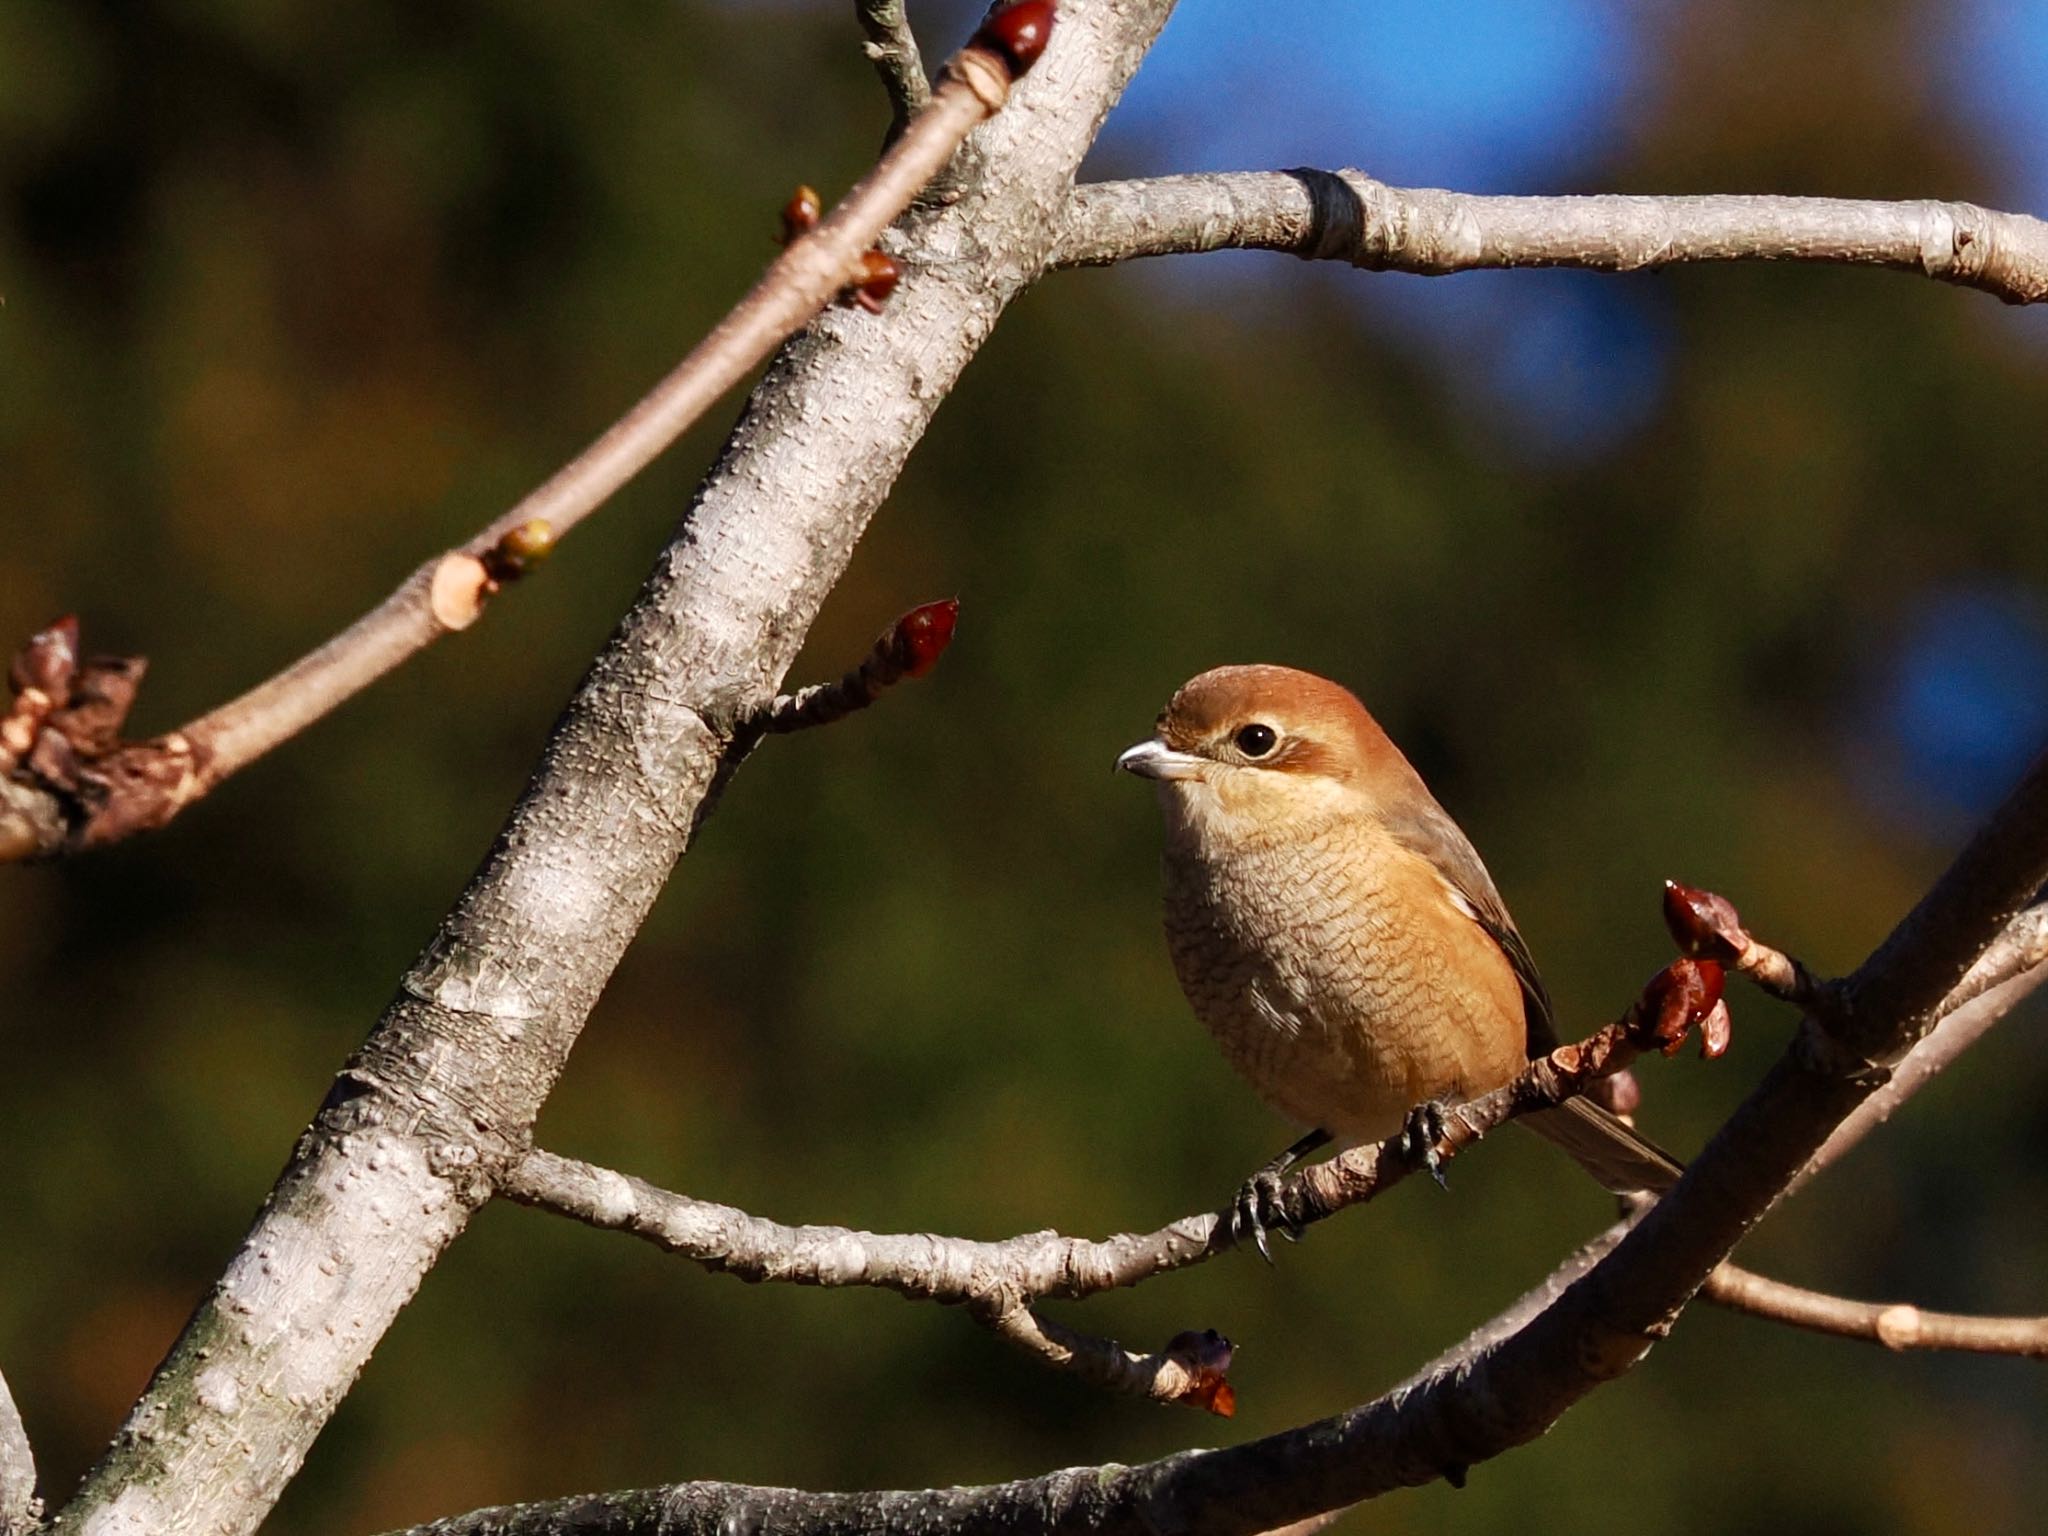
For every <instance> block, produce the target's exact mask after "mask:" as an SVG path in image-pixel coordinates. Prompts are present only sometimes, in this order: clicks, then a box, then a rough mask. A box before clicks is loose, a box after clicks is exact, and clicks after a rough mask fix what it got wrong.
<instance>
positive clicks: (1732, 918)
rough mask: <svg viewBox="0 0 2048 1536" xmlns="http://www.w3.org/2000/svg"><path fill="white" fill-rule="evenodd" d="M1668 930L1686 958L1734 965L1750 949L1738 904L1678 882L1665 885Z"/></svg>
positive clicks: (1665, 919) (1665, 912) (1667, 881)
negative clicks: (1737, 907)
mask: <svg viewBox="0 0 2048 1536" xmlns="http://www.w3.org/2000/svg"><path fill="white" fill-rule="evenodd" d="M1664 926H1665V927H1666V928H1669V929H1670V930H1671V941H1672V942H1673V943H1674V944H1676V945H1677V946H1678V952H1679V953H1680V954H1682V955H1690V956H1692V957H1693V958H1694V959H1696V960H1718V961H1720V962H1721V963H1722V964H1724V965H1732V964H1734V963H1735V962H1736V961H1737V960H1739V959H1741V958H1742V952H1743V950H1745V949H1747V948H1748V947H1749V934H1748V933H1747V932H1745V931H1744V929H1743V926H1742V915H1741V914H1740V913H1739V912H1737V911H1736V910H1735V903H1734V902H1732V901H1730V900H1729V899H1728V898H1727V897H1725V896H1717V895H1715V894H1714V893H1713V892H1712V891H1702V890H1699V889H1698V888H1696V887H1694V886H1690V885H1681V884H1680V883H1679V882H1678V881H1676V880H1666V881H1665V882H1664Z"/></svg>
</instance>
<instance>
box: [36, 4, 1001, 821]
mask: <svg viewBox="0 0 2048 1536" xmlns="http://www.w3.org/2000/svg"><path fill="white" fill-rule="evenodd" d="M1011 79H1012V75H1011V69H1010V65H1009V64H1008V62H1007V61H1006V60H1005V59H1004V58H1003V57H1002V56H1001V55H999V54H998V53H996V52H995V51H993V50H992V49H990V48H988V47H985V46H981V45H979V44H971V45H969V46H968V47H966V48H964V49H962V50H961V51H960V52H959V53H957V54H955V55H954V56H953V58H952V59H951V60H949V61H948V62H947V65H946V68H945V70H944V72H943V74H942V77H941V79H940V81H939V85H938V88H937V89H936V90H935V91H933V92H932V94H931V98H930V101H929V103H928V104H927V106H926V108H925V110H924V111H922V112H921V113H919V114H918V116H917V118H916V119H915V121H913V122H912V123H911V125H910V126H909V127H908V128H907V129H906V130H905V131H904V133H903V134H902V136H901V137H899V138H898V139H897V140H896V142H895V143H894V144H892V145H891V146H890V147H889V149H888V150H887V151H886V152H885V153H884V154H883V156H882V158H881V160H880V161H879V162H878V163H877V164H876V166H875V168H874V169H873V170H872V171H870V172H869V173H868V174H867V176H866V177H864V178H863V179H862V180H861V181H860V182H859V184H858V185H856V186H855V187H854V188H853V189H852V190H851V191H849V192H848V193H847V194H846V197H845V199H844V201H842V202H841V203H840V204H839V206H838V207H837V208H835V209H834V210H833V211H832V212H831V214H830V215H828V216H827V217H826V218H825V220H824V221H823V222H822V223H821V224H819V225H818V226H817V227H816V228H815V229H813V230H811V231H810V232H809V233H808V234H804V235H802V236H800V237H799V238H797V239H796V240H794V241H792V242H791V244H790V245H789V246H788V248H787V249H785V250H784V251H783V253H782V255H781V256H779V257H778V258H776V260H775V262H774V263H773V264H772V265H771V266H770V267H769V268H768V270H767V272H766V273H764V274H763V275H762V277H761V279H760V281H759V282H757V283H756V284H755V285H754V287H753V288H752V289H750V290H749V291H748V293H747V295H746V296H745V297H744V298H742V299H741V300H740V301H739V303H738V304H736V305H735V306H734V307H733V308H732V310H731V311H730V312H729V313H728V314H727V315H726V317H725V318H724V319H723V320H721V321H720V322H719V323H718V324H717V325H716V326H715V327H713V328H712V330H711V331H710V333H709V334H707V335H706V336H705V337H704V339H703V340H702V341H700V342H699V343H698V344H697V345H696V346H695V347H694V348H692V349H691V351H690V353H689V355H688V356H686V357H685V358H684V359H683V360H682V362H680V363H678V364H677V365H676V367H675V368H674V369H673V370H672V371H671V372H670V373H669V374H668V376H667V377H666V378H664V379H663V380H662V381H661V382H660V383H659V384H657V385H655V387H654V388H653V389H652V390H650V391H649V392H648V393H647V395H646V396H644V397H643V398H642V399H641V400H640V402H639V403H638V404H637V405H635V406H634V407H633V408H632V409H631V410H630V411H628V412H627V413H626V414H625V415H624V416H622V417H620V418H619V420H618V421H617V422H615V423H614V424H613V425H612V426H611V427H610V428H609V429H608V430H607V431H606V432H605V433H604V434H603V435H602V436H601V437H599V438H598V439H597V441H595V442H594V443H592V444H591V445H590V446H589V447H588V448H586V449H585V450H584V451H583V452H582V453H581V454H579V455H578V456H577V457H576V458H575V459H573V460H572V461H570V462H569V463H568V464H566V465H564V466H563V467H562V468H561V469H560V470H558V471H556V473H555V474H554V475H553V476H552V477H551V478H550V479H549V480H548V481H547V482H546V483H545V484H544V485H542V486H540V487H539V488H538V489H537V490H534V491H533V492H531V493H530V494H528V495H527V497H526V498H525V499H524V500H523V501H521V502H520V503H519V504H518V505H517V506H515V507H513V508H512V509H511V510H510V511H508V512H506V513H505V514H504V515H503V516H502V517H499V518H498V519H497V520H496V521H494V522H493V523H491V524H490V525H489V526H488V527H487V528H485V529H484V530H483V531H482V532H481V533H479V534H478V535H477V536H476V537H475V538H473V539H471V540H470V541H469V542H468V543H467V544H465V545H463V546H462V547H461V548H459V549H457V550H453V551H450V552H449V553H447V554H444V555H440V556H437V557H435V558H434V559H432V560H429V561H428V562H427V563H426V564H424V565H422V566H421V567H420V568H419V569H418V570H416V571H414V572H413V574H412V575H411V576H409V577H408V578H407V579H406V580H405V582H404V583H403V584H402V585H401V586H400V587H399V588H398V590H397V591H395V592H393V593H392V594H391V596H390V597H388V598H386V599H385V600H384V601H383V602H382V603H380V604H379V605H378V606H377V607H376V608H374V609H372V610H371V611H370V612H369V613H367V614H365V615H364V616H363V617H362V618H360V619H358V620H357V621H356V622H355V623H354V624H352V625H350V626H349V627H348V628H347V629H345V630H343V631H342V632H341V633H340V634H338V635H336V636H335V637H334V638H333V639H331V640H329V641H328V642H327V643H326V644H324V645H322V646H321V647H320V648H319V649H318V650H316V651H313V652H312V653H311V654H309V655H307V656H305V657H303V658H301V659H300V660H299V661H297V662H295V663H293V664H292V665H291V666H290V667H288V668H286V669H285V670H284V671H283V672H280V673H279V674H277V675H276V676H275V677H273V678H271V679H269V680H268V681H266V682H264V683H261V684H259V685H258V686H256V687H255V688H253V689H251V690H250V691H249V692H247V693H245V694H243V695H242V696H241V697H240V698H237V699H234V700H231V701H230V702H228V703H226V704H223V705H222V706H220V707H219V708H218V709H215V710H213V711H212V712H211V713H209V714H206V715H203V716H201V717H200V718H199V719H197V720H194V721H193V722H192V723H191V724H189V725H187V726H185V727H184V728H183V729H182V730H178V731H173V732H171V733H170V734H169V735H166V736H163V737H160V738H158V739H156V740H154V741H149V742H138V743H133V744H130V745H127V746H125V747H122V748H120V749H118V751H117V752H116V753H115V754H113V756H112V757H111V758H110V759H109V760H107V761H105V762H103V763H101V764H99V765H96V766H98V767H99V768H100V769H101V770H102V772H103V776H104V777H106V778H107V779H108V780H109V781H110V782H111V783H112V784H113V785H114V786H115V795H114V799H115V801H116V802H118V801H119V799H120V794H119V791H120V790H121V789H122V788H124V787H126V786H129V785H131V784H132V785H133V786H134V794H135V795H138V796H147V804H143V805H136V804H127V805H122V804H119V803H115V804H113V805H110V806H109V805H103V806H96V807H94V808H93V809H92V811H91V813H90V814H89V815H87V816H86V817H84V819H83V820H81V821H80V822H79V823H78V824H77V825H76V826H67V818H65V817H63V816H61V815H59V814H56V813H54V812H53V810H52V806H51V804H50V802H51V801H52V799H53V797H52V796H51V795H50V794H49V793H48V792H47V791H44V790H39V789H36V788H32V787H30V786H27V785H22V784H19V783H16V782H14V781H11V780H0V852H5V851H7V850H9V849H17V850H20V852H21V853H26V852H36V853H41V854H54V853H58V852H63V851H67V850H68V849H72V848H82V847H90V846H95V845H97V844H99V843H104V842H110V841H114V840H116V839H117V838H118V837H120V836H125V835H127V834H128V833H130V832H133V831H138V830H143V829H146V828H150V827H157V826H162V825H163V824H164V823H165V822H168V821H169V820H171V818H172V817H174V816H176V815H177V814H178V813H179V812H180V811H182V810H183V809H184V808H185V807H186V806H187V805H190V804H191V803H192V802H193V801H195V800H198V799H199V798H201V797H202V796H204V795H205V794H207V793H208V792H209V791H211V790H212V789H213V788H214V787H215V786H217V785H218V784H220V783H221V782H222V781H223V780H224V779H226V778H227V777H229V775H231V774H233V773H234V772H236V771H237V770H238V769H240V768H243V767H246V766H247V765H248V764H249V763H251V762H253V761H255V760H256V759H257V758H259V757H261V756H262V755H263V754H264V753H266V752H268V751H270V750H271V749H273V748H274V747H276V746H278V745H279V744H280V743H281V742H284V741H286V740H289V739H290V738H291V737H293V736H295V735H297V734H298V733H299V732H300V731H302V730H304V729H305V728H306V727H307V726H309V725H311V724H312V723H313V722H314V721H316V720H318V719H320V718H321V717H322V716H324V715H326V714H328V713H329V712H330V711H332V710H333V709H335V708H336V707H337V706H339V705H340V704H342V703H343V702H345V701H346V700H347V699H349V698H351V697H353V696H354V695H355V694H357V693H359V692H361V691H362V690H363V689H364V688H366V687H368V686H369V685H370V684H371V683H373V682H375V681H376V680H377V679H378V678H380V677H382V676H383V675H384V674H385V673H387V672H389V671H391V670H392V669H393V668H394V667H396V666H398V665H399V664H400V663H401V662H403V661H405V660H406V659H407V658H409V657H411V656H413V655H415V654H416V653H418V652H419V651H421V650H423V649H425V648H426V647H427V646H429V645H431V644H432V643H433V642H434V641H436V640H439V639H440V638H441V637H442V636H444V635H447V634H451V633H453V632H455V631H456V630H459V629H464V628H466V627H468V626H469V625H470V624H471V623H473V622H474V621H475V619H476V618H477V617H478V616H479V615H480V614H481V612H482V610H483V604H484V602H485V600H486V598H487V597H488V596H489V595H490V593H491V592H492V591H494V590H495V586H496V583H495V580H494V578H493V567H494V560H495V557H496V556H497V555H498V553H499V552H500V551H501V548H502V546H503V545H504V544H505V542H506V540H507V539H508V538H512V537H516V536H518V535H520V534H521V533H522V532H526V531H530V530H531V529H533V528H535V527H536V526H537V527H539V528H540V529H542V530H544V532H545V537H546V538H547V540H548V541H549V542H550V543H553V542H558V541H559V540H560V539H561V537H562V536H563V535H564V534H566V533H567V532H568V531H569V530H570V529H571V528H573V527H575V526H576V524H577V523H579V522H581V521H582V520H583V519H584V518H585V517H588V516H589V515H590V514H591V513H592V512H594V511H596V510H597V508H598V507H600V506H602V505H603V504H604V502H605V501H606V500H608V499H609V498H610V497H611V495H612V493H613V492H615V491H617V490H618V489H619V487H621V486H622V485H624V484H625V483H626V482H627V481H628V480H630V479H632V478H633V476H634V475H636V474H638V473H639V472H640V471H641V470H642V469H644V468H645V467H646V466H647V465H648V464H649V463H651V462H652V461H653V460H654V458H655V457H656V456H657V455H658V454H660V453H661V451H662V450H663V449H665V448H666V447H667V446H668V445H669V444H670V443H672V442H674V441H675V439H676V438H677V437H678V436H680V435H681V434H682V433H683V431H684V430H686V429H687V428H688V427H689V426H690V425H691V424H692V423H693V422H694V421H696V419H697V418H698V417H699V416H700V415H702V414H703V412H704V411H705V409H706V408H707V407H709V406H710V405H711V404H712V403H713V402H714V401H716V400H717V399H718V398H719V396H721V395H723V394H724V393H725V392H726V391H727V390H728V389H730V388H732V387H733V385H735V384H737V383H738V382H739V381H740V380H741V379H743V378H744V377H745V376H746V375H747V374H748V373H749V372H750V371H751V370H752V369H753V368H754V367H755V366H756V365H758V364H759V363H760V362H761V361H762V359H764V358H765V357H767V356H768V354H769V353H770V352H771V351H773V350H774V348H775V347H776V346H777V345H778V344H780V343H781V342H782V341H784V340H785V339H787V338H788V337H789V336H790V335H792V334H794V333H795V332H796V331H798V330H800V329H801V328H802V327H803V326H804V325H805V324H806V323H808V322H809V321H810V319H811V318H812V317H813V316H815V315H816V314H817V313H818V312H819V310H821V309H822V308H824V306H825V305H827V304H829V303H830V302H831V301H832V299H833V297H834V296H835V295H836V294H838V293H839V292H840V291H841V290H842V289H843V288H844V287H845V286H846V285H847V283H848V282H849V281H850V280H851V279H852V278H853V277H854V276H855V275H856V274H857V272H858V270H859V266H860V262H861V259H862V256H863V254H864V253H865V252H866V251H868V250H869V248H870V247H872V246H873V245H874V243H875V241H876V240H877V239H878V238H879V237H880V236H881V234H882V232H883V230H885V229H886V228H887V227H888V226H889V224H890V223H891V222H892V221H893V220H895V218H896V217H897V215H899V214H900V213H902V212H903V210H904V209H905V208H906V207H908V206H909V204H910V201H911V199H912V198H914V197H915V196H916V195H917V193H918V191H919V189H920V188H922V187H923V186H924V185H925V183H926V182H928V181H930V180H931V178H932V176H933V175H934V174H935V173H937V172H938V171H939V170H940V169H941V168H943V167H944V166H945V164H946V162H947V161H948V160H950V159H951V158H952V156H953V153H954V151H955V150H956V149H958V148H959V145H960V142H961V141H962V140H963V139H964V138H965V137H966V136H967V134H968V132H969V131H970V130H971V129H973V128H974V127H975V125H976V124H978V123H980V122H982V121H983V120H984V119H985V118H987V117H988V116H989V115H990V114H992V113H994V112H995V111H997V110H998V109H999V108H1000V107H1001V106H1002V105H1003V102H1004V100H1005V99H1006V97H1007V95H1008V92H1009V87H1010V83H1011ZM145 767H146V768H147V769H148V771H147V772H142V771H140V770H141V769H143V768H145ZM24 797H26V798H28V799H32V800H37V801H40V802H42V803H41V804H35V805H20V806H17V807H15V808H13V809H12V811H11V812H10V811H9V809H8V806H7V801H9V800H17V801H18V800H22V799H24ZM53 837H54V838H56V841H54V842H53V841H52V840H51V839H52V838H53ZM17 856H20V853H17Z"/></svg>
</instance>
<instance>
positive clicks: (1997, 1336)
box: [1701, 1264, 2048, 1360]
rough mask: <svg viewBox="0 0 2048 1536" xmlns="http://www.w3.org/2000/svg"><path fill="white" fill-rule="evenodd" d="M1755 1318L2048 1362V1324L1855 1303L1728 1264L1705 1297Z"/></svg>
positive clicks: (1877, 1340)
mask: <svg viewBox="0 0 2048 1536" xmlns="http://www.w3.org/2000/svg"><path fill="white" fill-rule="evenodd" d="M1701 1294H1702V1295H1704V1296H1705V1297H1706V1298H1707V1299H1708V1300H1709V1301H1712V1302H1716V1303H1718V1304H1720V1305H1721V1306H1724V1307H1727V1308H1730V1309H1731V1310H1733V1311H1737V1312H1746V1313H1748V1314H1749V1315H1750V1316H1752V1317H1762V1318H1768V1319H1770V1320H1771V1321H1772V1322H1778V1323H1789V1324H1790V1325H1792V1326H1793V1327H1795V1328H1805V1329H1808V1330H1810V1331H1811V1332H1814V1333H1832V1334H1837V1335H1839V1336H1841V1337H1842V1338H1846V1339H1866V1340H1868V1341H1870V1342H1871V1343H1873V1344H1882V1345H1884V1347H1885V1348H1887V1349H1899V1350H1905V1349H1952V1350H1961V1351H1964V1352H1966V1353H1971V1354H1981V1355H2024V1356H2028V1357H2031V1358H2033V1359H2036V1360H2043V1359H2048V1317H1972V1316H1965V1315H1961V1314H1957V1313H1952V1312H1925V1311H1922V1310H1921V1309H1920V1308H1919V1307H1916V1306H1914V1305H1912V1304H1911V1303H1910V1302H1891V1303H1886V1302H1876V1301H1851V1300H1849V1299H1848V1298H1846V1297H1842V1296H1830V1295H1828V1294H1826V1293H1825V1292H1822V1291H1810V1290H1807V1289H1806V1288H1805V1287H1804V1286H1798V1285H1787V1284H1786V1283H1785V1282H1784V1281H1782V1280H1773V1279H1771V1278H1770V1277H1769V1276H1766V1275H1759V1274H1757V1273H1755V1272H1754V1271H1751V1270H1747V1269H1743V1268H1740V1267H1739V1266H1737V1265H1734V1264H1723V1265H1722V1266H1721V1267H1720V1268H1719V1269H1717V1270H1715V1271H1714V1273H1713V1274H1712V1275H1710V1276H1708V1278H1707V1283H1706V1286H1705V1288H1704V1289H1703V1290H1702V1292H1701Z"/></svg>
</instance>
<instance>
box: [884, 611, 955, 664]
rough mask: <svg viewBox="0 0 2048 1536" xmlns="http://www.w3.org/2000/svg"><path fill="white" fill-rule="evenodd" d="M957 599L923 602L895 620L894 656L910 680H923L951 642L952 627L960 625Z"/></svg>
mask: <svg viewBox="0 0 2048 1536" xmlns="http://www.w3.org/2000/svg"><path fill="white" fill-rule="evenodd" d="M959 618H960V599H959V598H957V597H946V598H941V599H940V600H939V601H938V602H936V603H924V604H921V605H919V606H918V607H916V608H913V609H911V610H910V612H908V613H906V614H905V615H903V617H902V618H900V619H898V620H897V621H896V646H897V653H898V654H899V655H901V656H902V657H903V670H904V671H905V672H906V673H907V674H908V675H910V676H911V677H923V676H924V675H925V674H926V673H927V672H929V671H931V669H932V668H933V667H935V666H937V665H938V664H939V658H940V657H941V656H943V655H945V654H946V647H947V646H949V645H951V644H952V643H953V626H954V625H955V624H956V623H957V622H959Z"/></svg>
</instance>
